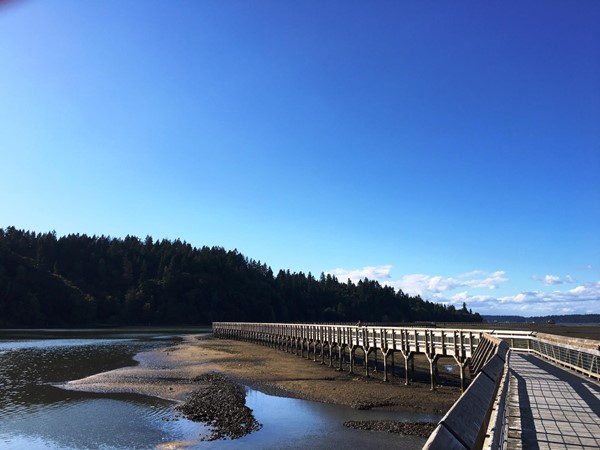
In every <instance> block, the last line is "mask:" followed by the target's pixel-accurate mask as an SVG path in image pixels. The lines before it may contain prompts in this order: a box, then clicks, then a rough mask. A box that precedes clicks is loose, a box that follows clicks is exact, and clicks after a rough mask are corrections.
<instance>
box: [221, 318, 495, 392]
mask: <svg viewBox="0 0 600 450" xmlns="http://www.w3.org/2000/svg"><path fill="white" fill-rule="evenodd" d="M485 331H486V330H463V329H456V330H452V329H438V328H419V327H406V328H404V327H383V326H381V327H380V326H351V325H324V324H288V323H244V322H214V323H213V334H214V335H215V336H217V337H226V338H232V339H243V340H249V341H254V342H262V343H264V344H266V345H271V346H276V347H279V348H281V349H282V350H285V351H291V352H294V353H296V354H298V355H301V356H304V355H305V354H306V358H309V357H310V353H311V352H312V355H313V359H314V360H315V361H316V360H317V351H318V350H319V356H320V358H321V362H322V363H325V357H326V356H327V357H328V359H329V365H330V366H332V364H333V362H332V355H333V354H334V352H337V353H338V354H339V357H338V361H339V367H338V368H339V369H342V361H343V357H344V354H345V353H346V352H348V353H349V362H350V368H349V370H350V372H351V373H352V372H353V371H354V356H355V353H356V351H357V350H360V351H361V352H362V353H363V355H364V360H365V361H366V363H365V375H366V376H369V372H368V359H369V356H370V355H371V354H372V353H373V355H374V358H375V362H377V357H378V355H381V357H382V359H383V367H384V374H383V377H384V381H388V358H389V357H390V356H391V355H393V354H394V353H396V352H398V353H400V354H402V356H403V357H404V365H405V377H406V380H405V383H406V384H409V383H410V377H411V375H410V374H411V373H414V359H413V358H414V355H415V354H424V355H425V356H426V357H427V360H428V361H429V372H430V379H431V388H432V389H435V387H436V374H437V371H438V370H437V362H438V360H439V358H441V357H443V356H449V357H452V358H454V360H455V361H456V363H457V365H458V367H459V369H460V380H461V387H462V389H463V390H464V388H465V371H466V368H467V364H468V362H469V361H470V359H471V356H473V354H474V352H475V349H476V348H477V347H478V345H479V342H480V340H481V337H482V336H483V334H484V332H485Z"/></svg>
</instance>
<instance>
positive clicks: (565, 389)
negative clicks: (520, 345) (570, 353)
mask: <svg viewBox="0 0 600 450" xmlns="http://www.w3.org/2000/svg"><path fill="white" fill-rule="evenodd" d="M509 367H510V381H509V383H510V384H509V392H508V395H509V400H508V411H507V415H508V423H509V429H508V448H509V449H521V448H522V449H539V450H545V449H579V450H583V449H586V450H587V449H600V385H598V384H597V383H595V382H594V381H590V380H587V379H586V378H583V377H581V376H579V375H577V374H575V373H572V372H568V371H567V370H563V369H561V368H560V367H557V366H554V365H552V364H550V363H548V362H546V361H543V360H541V359H539V358H537V357H535V356H533V355H528V354H522V353H516V352H513V353H512V354H511V356H510V364H509Z"/></svg>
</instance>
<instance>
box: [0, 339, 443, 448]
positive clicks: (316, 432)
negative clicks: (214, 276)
mask: <svg viewBox="0 0 600 450" xmlns="http://www.w3.org/2000/svg"><path fill="white" fill-rule="evenodd" d="M191 331H195V333H198V332H201V330H190V332H191ZM178 333H183V332H182V330H178ZM173 336H174V335H173V334H169V333H168V332H166V331H165V330H156V331H154V332H152V331H150V332H122V331H118V332H115V331H104V330H102V331H98V332H90V331H87V330H85V331H80V332H76V331H75V332H70V331H65V332H60V333H57V332H50V331H40V332H39V333H37V334H36V333H35V332H27V333H25V334H24V333H22V332H21V333H14V332H6V331H0V448H1V449H16V450H20V449H23V450H25V449H98V448H101V449H153V448H158V449H172V448H190V449H209V448H210V449H213V448H214V449H230V448H236V449H238V448H241V449H244V448H245V449H255V448H264V449H275V448H277V449H279V448H332V447H341V448H345V447H348V446H353V447H354V446H363V447H366V446H368V447H369V448H372V447H374V446H378V445H382V446H383V445H386V446H390V445H393V446H400V447H401V448H406V449H417V448H420V447H421V446H422V445H423V443H424V441H425V440H424V439H423V438H413V437H405V436H399V435H394V434H388V433H380V432H368V431H361V430H353V429H348V428H345V427H344V426H343V422H344V421H346V420H373V419H393V420H403V421H436V420H438V419H439V416H432V415H424V414H398V413H390V412H376V411H359V410H355V409H352V408H348V407H343V406H335V405H326V404H321V403H316V402H309V401H303V400H296V399H287V398H280V397H274V396H270V395H266V394H263V393H261V392H258V391H253V390H248V392H247V399H246V402H247V405H248V406H249V407H250V408H251V409H253V411H254V414H255V416H256V418H257V419H258V421H259V422H261V423H262V424H263V428H262V429H261V430H260V431H258V432H255V433H253V434H251V435H249V436H246V437H244V438H242V439H239V440H234V441H231V440H225V441H214V442H204V441H200V438H201V437H202V436H203V435H204V436H205V435H207V432H208V430H207V428H206V427H205V426H204V425H203V424H200V423H194V422H191V421H188V420H185V419H183V418H181V417H179V418H177V419H176V420H173V419H174V418H176V417H178V414H177V413H176V411H175V409H174V408H175V406H176V405H175V404H174V403H172V402H168V401H165V400H161V399H157V398H153V397H146V396H141V395H131V394H95V393H85V392H77V391H66V390H62V389H59V388H57V387H55V386H53V385H52V383H61V382H65V381H69V380H74V379H79V378H83V377H86V376H89V375H92V374H95V373H99V372H103V371H107V370H112V369H115V368H119V367H124V366H130V365H134V364H135V361H134V360H133V356H134V355H135V354H137V353H139V352H142V351H147V350H151V349H155V348H159V347H163V346H165V345H170V344H172V343H173ZM36 337H38V338H37V339H36Z"/></svg>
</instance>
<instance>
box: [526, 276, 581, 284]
mask: <svg viewBox="0 0 600 450" xmlns="http://www.w3.org/2000/svg"><path fill="white" fill-rule="evenodd" d="M531 279H532V280H536V281H541V282H542V283H543V284H544V285H545V286H556V285H558V284H574V283H577V280H575V278H573V277H572V276H571V275H567V276H566V277H563V278H561V277H559V276H556V275H546V276H543V277H542V276H539V275H534V276H532V277H531Z"/></svg>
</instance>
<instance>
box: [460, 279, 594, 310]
mask: <svg viewBox="0 0 600 450" xmlns="http://www.w3.org/2000/svg"><path fill="white" fill-rule="evenodd" d="M451 300H452V302H453V303H459V302H463V301H464V302H467V303H470V304H475V306H474V308H475V309H476V310H477V311H478V312H480V313H482V314H486V313H487V314H522V315H544V314H574V313H578V314H588V313H590V312H595V313H598V312H600V281H595V282H590V283H584V284H581V285H579V286H576V287H574V288H572V289H567V290H554V291H551V292H546V291H524V292H519V293H517V294H514V295H507V296H503V297H491V296H480V295H470V294H468V293H467V292H461V293H460V294H456V295H455V296H453V297H452V299H451Z"/></svg>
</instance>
